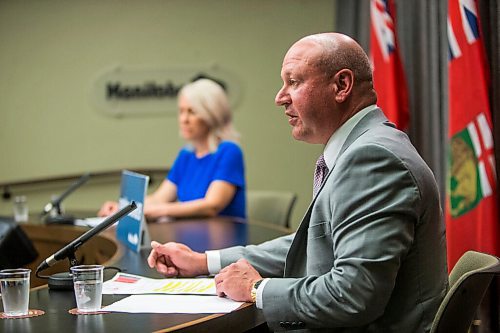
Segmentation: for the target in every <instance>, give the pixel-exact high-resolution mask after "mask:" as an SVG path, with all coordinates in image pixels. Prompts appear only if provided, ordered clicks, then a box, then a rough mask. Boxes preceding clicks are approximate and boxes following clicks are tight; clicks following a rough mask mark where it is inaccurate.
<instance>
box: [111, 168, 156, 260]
mask: <svg viewBox="0 0 500 333" xmlns="http://www.w3.org/2000/svg"><path fill="white" fill-rule="evenodd" d="M148 183H149V176H145V175H141V174H139V173H136V172H132V171H128V170H123V171H122V179H121V190H120V199H119V201H118V202H119V207H120V208H122V207H125V206H126V205H128V204H129V203H131V202H132V201H135V203H136V204H137V208H136V209H135V210H133V211H132V212H131V213H130V214H129V215H127V216H124V217H123V218H121V219H120V220H119V221H118V227H117V228H116V237H117V238H118V239H119V240H120V241H121V242H123V243H124V244H125V245H127V246H128V247H129V248H131V249H132V250H134V251H136V252H139V250H140V249H141V247H142V245H143V244H144V242H145V241H147V240H146V239H145V238H146V233H147V228H146V222H145V220H144V201H145V199H146V194H147V190H148Z"/></svg>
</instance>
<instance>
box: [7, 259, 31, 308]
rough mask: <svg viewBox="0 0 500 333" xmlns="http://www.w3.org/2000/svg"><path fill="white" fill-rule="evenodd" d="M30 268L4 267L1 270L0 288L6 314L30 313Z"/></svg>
mask: <svg viewBox="0 0 500 333" xmlns="http://www.w3.org/2000/svg"><path fill="white" fill-rule="evenodd" d="M30 273H31V270H30V269H26V268H17V269H4V270H1V271H0V289H1V292H2V303H3V311H4V313H5V315H6V316H9V317H15V316H24V315H27V314H28V305H29V299H30Z"/></svg>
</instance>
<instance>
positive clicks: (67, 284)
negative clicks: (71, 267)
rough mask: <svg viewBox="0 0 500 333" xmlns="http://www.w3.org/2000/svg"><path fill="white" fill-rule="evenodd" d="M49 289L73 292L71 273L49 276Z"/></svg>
mask: <svg viewBox="0 0 500 333" xmlns="http://www.w3.org/2000/svg"><path fill="white" fill-rule="evenodd" d="M49 289H51V290H73V276H72V275H71V274H70V273H69V272H63V273H56V274H52V275H51V276H49Z"/></svg>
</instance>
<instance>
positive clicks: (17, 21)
mask: <svg viewBox="0 0 500 333" xmlns="http://www.w3.org/2000/svg"><path fill="white" fill-rule="evenodd" d="M333 7H334V6H333V1H331V0H315V1H307V0H279V1H276V0H272V1H271V0H254V1H247V0H245V1H239V0H233V1H204V0H162V1H159V0H158V1H150V0H147V1H136V0H125V1H123V0H122V1H102V0H86V1H83V0H81V1H67V0H61V1H54V0H46V1H39V0H25V1H7V0H3V1H0V50H1V51H0V152H1V154H0V156H1V163H0V182H5V181H13V180H24V179H30V178H38V177H46V176H53V175H64V174H74V173H83V172H86V171H91V172H92V171H101V170H109V169H121V168H134V167H136V168H137V167H163V166H165V167H166V166H169V165H170V164H171V163H172V161H173V159H174V158H175V156H176V153H177V151H178V149H179V148H180V146H181V144H182V142H181V140H180V139H179V138H178V134H177V133H178V132H177V123H176V118H175V117H172V116H170V117H169V116H156V117H144V118H139V117H131V118H113V117H108V116H105V115H103V114H102V113H101V112H98V111H97V110H96V109H95V108H94V107H93V106H92V104H91V102H90V99H89V93H90V90H91V87H92V84H93V82H94V80H95V79H96V78H97V77H98V75H100V74H101V73H102V72H103V71H105V70H107V69H109V68H110V67H113V66H116V65H123V66H131V67H133V66H146V67H157V68H169V67H172V66H184V65H188V66H190V65H194V66H196V65H200V64H202V65H205V64H213V63H215V64H220V65H222V66H224V68H226V69H227V70H229V71H231V72H232V73H234V74H235V75H236V76H237V77H238V78H239V80H240V82H241V85H242V86H241V88H242V97H241V101H240V103H239V104H238V105H237V107H236V109H235V110H234V114H235V124H236V127H237V128H238V130H239V131H240V132H241V133H242V146H243V149H244V152H245V159H246V167H247V182H248V187H249V188H250V189H282V190H292V191H295V192H296V193H298V194H299V201H298V204H297V206H296V210H295V213H294V218H293V220H294V221H293V223H294V225H296V224H297V223H298V219H300V217H301V216H302V214H303V212H304V211H305V209H306V208H307V204H308V203H309V198H310V196H311V187H312V186H311V181H312V173H313V168H314V161H315V159H316V156H317V155H318V154H319V152H320V151H321V147H320V146H310V145H306V144H304V143H300V142H296V141H294V140H293V139H292V138H291V135H290V128H289V125H288V124H287V120H286V118H285V116H284V113H283V110H282V109H280V108H277V107H276V106H275V105H274V95H275V93H276V91H277V90H278V89H279V87H280V77H279V71H280V66H281V61H282V58H283V55H284V53H285V52H286V50H287V49H288V47H289V46H290V45H291V44H292V43H293V42H294V41H296V40H297V39H299V38H300V37H302V36H304V35H306V34H310V33H314V32H320V31H329V30H332V27H333V17H334V8H333ZM132 132H134V135H133V136H132V135H131V133H132ZM75 195H76V193H75ZM106 195H107V194H106ZM104 196H105V195H104V194H103V193H94V194H89V197H88V198H86V199H85V200H80V201H85V202H80V203H76V201H75V200H72V201H70V202H75V205H77V206H78V205H79V206H81V207H87V206H89V207H95V208H97V207H96V205H97V202H99V201H100V200H101V199H102V197H104ZM77 198H78V197H77ZM47 199H48V198H47ZM86 205H87V206H86ZM31 208H32V210H35V211H39V210H40V209H41V207H38V203H36V205H32V207H31ZM9 209H10V202H5V201H2V202H1V203H0V213H1V212H5V211H8V210H9Z"/></svg>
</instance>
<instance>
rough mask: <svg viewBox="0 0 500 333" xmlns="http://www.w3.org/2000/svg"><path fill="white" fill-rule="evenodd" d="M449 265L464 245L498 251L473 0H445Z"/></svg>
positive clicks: (483, 68) (483, 71)
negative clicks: (446, 11)
mask: <svg viewBox="0 0 500 333" xmlns="http://www.w3.org/2000/svg"><path fill="white" fill-rule="evenodd" d="M448 10H449V13H448V46H449V48H448V50H449V54H448V55H449V140H450V141H449V144H450V147H449V148H450V149H449V154H450V155H449V162H450V163H449V170H448V173H449V175H448V186H447V200H446V237H447V242H448V269H449V270H451V269H452V268H453V266H454V265H455V263H456V262H457V260H458V259H459V258H460V256H461V255H462V254H463V253H464V252H465V251H467V250H476V251H481V252H486V253H490V254H494V255H497V256H498V255H500V233H499V232H500V229H499V220H498V209H497V206H496V202H497V185H496V172H495V157H494V152H493V136H492V133H491V132H492V131H491V128H492V123H491V113H490V106H489V99H488V68H487V63H486V56H485V51H484V45H483V43H482V40H481V36H480V25H479V15H478V14H479V13H478V10H477V5H476V2H475V1H474V0H449V1H448Z"/></svg>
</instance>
